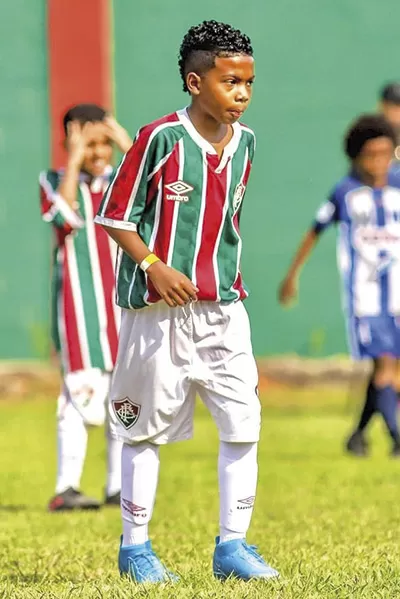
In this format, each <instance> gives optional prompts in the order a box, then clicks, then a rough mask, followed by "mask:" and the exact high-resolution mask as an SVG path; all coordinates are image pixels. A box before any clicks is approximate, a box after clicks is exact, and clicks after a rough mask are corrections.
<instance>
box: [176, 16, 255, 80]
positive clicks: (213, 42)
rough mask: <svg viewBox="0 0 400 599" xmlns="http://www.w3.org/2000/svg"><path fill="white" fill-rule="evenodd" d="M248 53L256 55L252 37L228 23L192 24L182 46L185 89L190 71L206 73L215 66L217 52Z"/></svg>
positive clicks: (180, 53) (221, 53)
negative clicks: (193, 25)
mask: <svg viewBox="0 0 400 599" xmlns="http://www.w3.org/2000/svg"><path fill="white" fill-rule="evenodd" d="M235 54H246V55H248V56H253V48H252V45H251V41H250V38H249V37H248V36H247V35H245V34H244V33H242V32H241V31H239V29H234V28H233V27H232V26H231V25H227V24H226V23H219V22H218V21H203V22H202V23H201V24H200V25H196V26H195V27H191V28H190V29H189V31H188V32H187V34H186V35H185V37H184V38H183V41H182V44H181V47H180V50H179V72H180V74H181V77H182V81H183V91H185V92H188V91H189V90H188V88H187V85H186V75H187V74H188V73H190V72H191V71H196V72H199V73H204V72H206V71H208V70H209V69H212V68H213V66H214V61H215V58H216V57H217V56H234V55H235Z"/></svg>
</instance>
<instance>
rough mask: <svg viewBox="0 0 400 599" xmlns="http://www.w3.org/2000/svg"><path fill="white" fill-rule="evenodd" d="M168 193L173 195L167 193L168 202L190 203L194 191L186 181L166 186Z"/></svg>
mask: <svg viewBox="0 0 400 599" xmlns="http://www.w3.org/2000/svg"><path fill="white" fill-rule="evenodd" d="M164 187H165V189H166V190H167V191H170V192H172V193H167V194H166V198H167V200H171V201H173V202H188V201H189V195H188V194H189V193H190V192H191V191H193V189H194V188H193V187H192V186H191V185H189V184H188V183H185V181H175V183H169V184H168V185H164Z"/></svg>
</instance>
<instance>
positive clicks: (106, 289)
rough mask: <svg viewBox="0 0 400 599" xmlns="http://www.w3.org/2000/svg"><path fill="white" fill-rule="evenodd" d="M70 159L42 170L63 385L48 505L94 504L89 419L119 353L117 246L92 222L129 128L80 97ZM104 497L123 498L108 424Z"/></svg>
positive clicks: (100, 405)
mask: <svg viewBox="0 0 400 599" xmlns="http://www.w3.org/2000/svg"><path fill="white" fill-rule="evenodd" d="M64 129H65V134H66V148H67V150H68V162H67V165H66V168H65V169H63V170H58V171H56V170H49V171H47V172H43V173H41V175H40V196H41V209H42V216H43V219H44V220H45V221H46V222H48V223H50V224H51V225H52V227H53V231H54V237H55V249H54V260H53V277H52V279H53V285H52V300H53V301H52V304H53V313H52V337H53V343H54V345H55V348H56V350H57V353H58V355H59V358H60V362H61V368H62V373H63V386H62V391H61V394H60V397H59V400H58V425H57V441H58V473H57V482H56V495H55V497H53V498H52V499H51V500H50V503H49V510H50V511H59V510H70V509H96V508H98V507H100V504H99V502H98V501H97V500H95V499H91V498H89V497H86V496H85V495H83V494H82V493H81V492H80V491H79V486H80V478H81V474H82V470H83V465H84V460H85V456H86V445H87V426H88V425H100V424H103V423H104V420H105V401H106V398H107V394H108V389H109V385H110V377H111V372H112V370H113V367H114V363H115V358H116V353H117V344H118V338H117V331H118V327H119V318H120V315H119V309H118V308H117V307H116V306H115V304H114V289H115V283H114V280H115V278H114V261H115V255H114V254H115V253H116V246H115V244H114V243H113V242H112V241H111V240H110V238H109V237H108V235H106V234H105V232H104V231H102V230H101V229H99V227H95V226H94V222H93V218H94V215H95V214H96V212H97V210H98V207H99V205H100V202H101V198H102V196H103V193H104V191H105V189H106V188H107V186H108V184H109V181H110V178H111V175H112V171H113V169H112V167H111V166H110V162H111V158H112V152H113V145H114V143H115V144H116V145H117V146H118V147H119V148H120V149H121V150H122V151H123V152H126V151H127V150H128V149H129V147H130V146H131V145H132V141H131V139H130V138H129V136H128V134H127V133H126V131H125V130H124V129H123V128H122V127H121V126H120V125H119V124H118V123H117V122H116V121H115V120H114V119H113V118H111V117H109V116H107V115H106V113H105V111H104V110H103V109H102V108H100V107H99V106H96V105H94V104H80V105H78V106H75V107H73V108H71V109H70V110H69V111H68V112H67V113H66V115H65V117H64ZM107 439H108V478H107V485H106V500H105V501H106V503H107V504H111V505H112V504H118V505H119V498H120V485H121V480H120V478H121V474H120V455H121V446H120V442H118V441H117V440H115V439H113V438H112V437H111V434H110V430H109V427H108V426H107Z"/></svg>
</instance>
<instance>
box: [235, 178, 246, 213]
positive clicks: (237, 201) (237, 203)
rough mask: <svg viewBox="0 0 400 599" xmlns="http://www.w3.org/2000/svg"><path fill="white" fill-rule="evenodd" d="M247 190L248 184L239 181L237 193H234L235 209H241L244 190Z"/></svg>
mask: <svg viewBox="0 0 400 599" xmlns="http://www.w3.org/2000/svg"><path fill="white" fill-rule="evenodd" d="M245 191H246V185H244V184H243V183H238V184H237V185H236V189H235V193H234V194H233V211H234V212H237V211H238V210H239V207H240V204H241V203H242V200H243V196H244V192H245Z"/></svg>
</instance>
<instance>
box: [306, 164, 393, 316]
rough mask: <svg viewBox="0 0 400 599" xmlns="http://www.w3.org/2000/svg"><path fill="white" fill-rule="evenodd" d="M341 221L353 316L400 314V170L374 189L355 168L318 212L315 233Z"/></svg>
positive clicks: (342, 260)
mask: <svg viewBox="0 0 400 599" xmlns="http://www.w3.org/2000/svg"><path fill="white" fill-rule="evenodd" d="M333 223H336V224H337V225H338V244H337V249H338V252H337V255H338V267H339V271H340V274H341V277H342V283H343V303H344V306H343V307H344V310H345V312H346V315H347V316H349V317H363V316H380V315H390V316H397V315H400V174H399V170H398V168H396V167H394V168H393V169H392V171H391V173H390V174H389V178H388V184H387V185H386V186H385V187H383V188H379V189H378V188H372V187H368V186H367V185H365V184H364V183H362V182H361V181H360V180H359V179H358V178H357V176H356V175H355V174H354V173H350V174H349V175H348V176H346V177H344V178H343V179H342V180H341V181H339V183H338V184H337V185H336V186H335V188H334V190H333V191H332V193H331V195H330V197H329V199H328V201H327V202H325V203H324V204H323V205H322V206H321V207H320V209H319V210H318V212H317V215H316V219H315V222H314V230H315V232H316V233H320V232H322V231H323V230H324V229H326V228H327V227H328V226H329V225H331V224H333Z"/></svg>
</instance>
